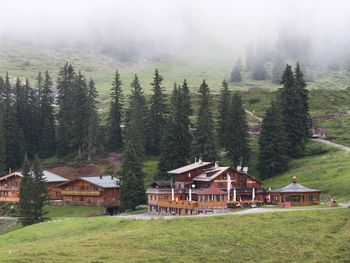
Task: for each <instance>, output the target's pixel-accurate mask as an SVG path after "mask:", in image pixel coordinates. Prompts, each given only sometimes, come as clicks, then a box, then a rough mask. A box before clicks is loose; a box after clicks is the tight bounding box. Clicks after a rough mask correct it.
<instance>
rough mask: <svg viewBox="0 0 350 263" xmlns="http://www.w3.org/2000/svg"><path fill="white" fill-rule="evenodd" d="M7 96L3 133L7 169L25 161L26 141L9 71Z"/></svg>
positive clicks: (4, 107) (6, 81)
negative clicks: (19, 122)
mask: <svg viewBox="0 0 350 263" xmlns="http://www.w3.org/2000/svg"><path fill="white" fill-rule="evenodd" d="M4 85H5V98H4V103H3V116H2V117H3V123H2V128H3V134H4V139H5V147H4V148H5V156H6V169H9V168H12V169H14V168H18V167H20V166H21V164H22V162H23V156H24V141H23V131H22V129H21V128H20V127H19V125H18V119H17V113H16V104H15V101H14V100H13V97H12V90H11V84H10V79H9V76H8V73H6V78H5V84H4Z"/></svg>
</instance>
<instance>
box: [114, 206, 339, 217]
mask: <svg viewBox="0 0 350 263" xmlns="http://www.w3.org/2000/svg"><path fill="white" fill-rule="evenodd" d="M339 208H346V206H340V207H339ZM328 209H337V208H331V207H329V208H317V207H315V208H293V209H288V208H251V209H246V210H241V211H237V212H229V213H226V214H201V215H190V216H162V215H151V214H148V213H145V214H138V215H126V216H122V215H117V216H113V217H116V218H123V219H134V220H151V219H160V218H161V219H174V218H187V217H208V216H227V215H242V214H260V213H280V212H293V211H309V210H310V211H311V210H328Z"/></svg>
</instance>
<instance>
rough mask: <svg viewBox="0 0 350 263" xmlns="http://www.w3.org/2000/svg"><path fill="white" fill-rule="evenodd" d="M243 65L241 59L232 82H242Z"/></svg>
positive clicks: (231, 78) (232, 74)
mask: <svg viewBox="0 0 350 263" xmlns="http://www.w3.org/2000/svg"><path fill="white" fill-rule="evenodd" d="M241 72H242V65H241V59H240V58H239V59H238V60H237V62H236V64H235V66H234V68H233V70H232V72H231V76H230V82H241V81H242V74H241Z"/></svg>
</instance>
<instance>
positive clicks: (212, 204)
mask: <svg viewBox="0 0 350 263" xmlns="http://www.w3.org/2000/svg"><path fill="white" fill-rule="evenodd" d="M198 206H227V201H222V202H198Z"/></svg>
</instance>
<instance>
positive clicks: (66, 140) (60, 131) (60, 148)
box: [56, 63, 75, 157]
mask: <svg viewBox="0 0 350 263" xmlns="http://www.w3.org/2000/svg"><path fill="white" fill-rule="evenodd" d="M74 78H75V72H74V69H73V66H72V65H71V64H68V63H65V64H64V66H63V67H62V68H61V69H60V71H59V73H58V78H57V91H58V105H59V111H58V115H57V120H58V128H57V137H56V151H57V155H58V157H65V156H67V155H68V154H70V153H71V152H72V151H73V149H74V148H73V147H72V145H73V136H74V135H73V119H74V116H73V114H74V113H73V111H72V108H73V84H74Z"/></svg>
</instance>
